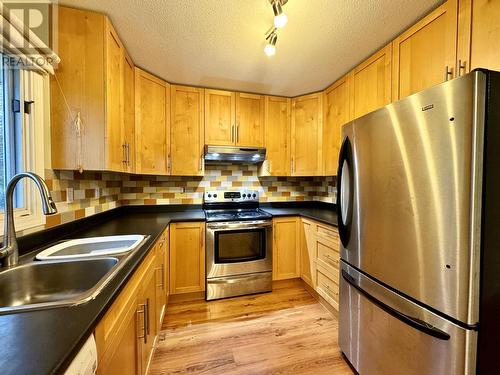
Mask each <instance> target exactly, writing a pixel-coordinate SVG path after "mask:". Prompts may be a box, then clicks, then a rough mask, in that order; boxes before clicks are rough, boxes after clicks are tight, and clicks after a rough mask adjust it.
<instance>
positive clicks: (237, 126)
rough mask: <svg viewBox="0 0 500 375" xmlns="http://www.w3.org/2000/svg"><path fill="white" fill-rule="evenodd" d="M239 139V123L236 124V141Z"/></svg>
mask: <svg viewBox="0 0 500 375" xmlns="http://www.w3.org/2000/svg"><path fill="white" fill-rule="evenodd" d="M239 141H240V124H239V123H237V124H236V143H238V142H239Z"/></svg>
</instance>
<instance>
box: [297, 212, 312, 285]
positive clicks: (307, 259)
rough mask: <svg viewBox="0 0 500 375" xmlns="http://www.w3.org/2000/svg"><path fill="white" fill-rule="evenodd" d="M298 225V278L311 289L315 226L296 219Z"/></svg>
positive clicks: (307, 221)
mask: <svg viewBox="0 0 500 375" xmlns="http://www.w3.org/2000/svg"><path fill="white" fill-rule="evenodd" d="M298 220H299V225H300V228H299V229H300V278H301V279H302V280H304V282H305V283H306V284H308V285H309V286H310V287H311V288H314V285H315V284H316V283H315V281H314V277H315V275H316V255H315V252H314V250H315V246H316V243H315V237H314V229H315V224H314V223H313V222H312V221H310V220H306V219H298Z"/></svg>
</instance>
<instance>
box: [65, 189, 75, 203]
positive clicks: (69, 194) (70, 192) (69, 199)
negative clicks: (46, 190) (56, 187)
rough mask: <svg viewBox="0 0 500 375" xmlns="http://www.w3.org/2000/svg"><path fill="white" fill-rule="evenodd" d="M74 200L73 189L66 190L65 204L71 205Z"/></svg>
mask: <svg viewBox="0 0 500 375" xmlns="http://www.w3.org/2000/svg"><path fill="white" fill-rule="evenodd" d="M74 200H75V194H74V192H73V188H66V202H67V203H71V202H73V201H74Z"/></svg>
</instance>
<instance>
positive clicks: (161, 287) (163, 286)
mask: <svg viewBox="0 0 500 375" xmlns="http://www.w3.org/2000/svg"><path fill="white" fill-rule="evenodd" d="M168 233H169V232H168V229H167V230H166V231H165V232H164V233H163V234H162V236H161V238H160V241H159V242H158V244H157V245H156V269H155V277H156V284H155V285H156V317H155V319H156V333H159V332H160V330H161V324H162V322H163V318H164V316H165V311H166V306H167V297H168V287H167V279H168V264H169V262H168V255H169V254H168Z"/></svg>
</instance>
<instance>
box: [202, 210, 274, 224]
mask: <svg viewBox="0 0 500 375" xmlns="http://www.w3.org/2000/svg"><path fill="white" fill-rule="evenodd" d="M205 216H206V218H207V222H214V221H244V220H266V219H270V218H271V217H272V216H271V214H268V213H267V212H264V211H262V210H261V209H260V208H251V209H230V208H229V209H221V210H205Z"/></svg>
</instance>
